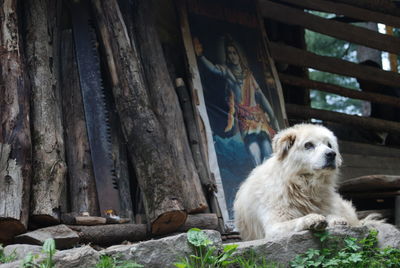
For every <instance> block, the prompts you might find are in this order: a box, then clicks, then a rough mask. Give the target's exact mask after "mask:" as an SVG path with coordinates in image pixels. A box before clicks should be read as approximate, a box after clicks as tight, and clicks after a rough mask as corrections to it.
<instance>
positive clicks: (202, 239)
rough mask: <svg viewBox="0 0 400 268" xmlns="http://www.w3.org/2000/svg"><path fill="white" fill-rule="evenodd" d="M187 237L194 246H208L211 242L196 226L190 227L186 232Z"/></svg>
mask: <svg viewBox="0 0 400 268" xmlns="http://www.w3.org/2000/svg"><path fill="white" fill-rule="evenodd" d="M187 239H188V241H189V243H190V244H192V245H193V246H195V247H201V246H208V245H210V244H211V243H212V242H211V240H209V239H208V237H207V235H206V234H205V233H204V232H203V231H202V230H200V229H198V228H192V229H190V230H189V231H188V232H187Z"/></svg>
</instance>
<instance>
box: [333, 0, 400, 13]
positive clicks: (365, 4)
mask: <svg viewBox="0 0 400 268" xmlns="http://www.w3.org/2000/svg"><path fill="white" fill-rule="evenodd" d="M336 2H341V3H344V4H348V5H353V6H357V7H361V8H365V9H369V10H373V11H378V12H382V13H385V14H390V15H393V16H399V17H400V8H398V7H397V5H396V4H395V3H394V2H393V1H391V0H336Z"/></svg>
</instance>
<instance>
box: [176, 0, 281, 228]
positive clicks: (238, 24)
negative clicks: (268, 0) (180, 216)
mask: <svg viewBox="0 0 400 268" xmlns="http://www.w3.org/2000/svg"><path fill="white" fill-rule="evenodd" d="M180 15H181V29H182V34H183V40H184V44H185V50H186V54H187V59H188V65H189V69H190V74H191V81H190V82H191V88H192V90H193V92H192V96H193V100H194V101H193V103H194V105H195V110H196V113H197V116H198V118H199V121H201V122H200V123H199V124H200V125H202V126H203V128H204V133H205V137H206V140H207V142H206V143H207V149H206V150H207V156H208V162H209V166H210V169H211V172H212V173H213V174H214V176H215V179H216V182H217V187H218V193H217V200H218V204H219V206H220V208H221V211H222V216H223V220H224V223H225V226H226V228H227V229H228V230H232V229H233V228H234V225H233V220H234V215H233V203H234V199H235V195H236V192H237V190H238V188H239V186H240V184H241V182H243V180H245V179H246V177H247V176H248V175H249V173H250V172H251V170H252V169H253V168H254V167H255V166H257V165H259V164H260V163H262V161H264V160H265V159H267V158H268V157H269V156H270V155H271V153H272V146H271V140H272V137H273V136H274V135H275V133H276V132H277V131H278V130H279V129H281V128H284V127H285V126H286V122H287V119H286V115H285V110H284V102H283V96H282V89H281V86H280V83H279V80H278V78H277V73H276V70H275V68H274V65H273V62H272V60H271V57H270V55H269V53H268V50H267V43H266V42H267V39H266V36H265V32H264V28H263V25H261V24H260V21H261V20H260V19H259V16H258V14H257V6H256V2H255V1H248V0H219V1H215V0H213V1H211V0H186V1H182V2H181V4H180Z"/></svg>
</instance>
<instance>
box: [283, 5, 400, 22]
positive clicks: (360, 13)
mask: <svg viewBox="0 0 400 268" xmlns="http://www.w3.org/2000/svg"><path fill="white" fill-rule="evenodd" d="M281 1H282V2H286V3H290V4H294V5H297V6H302V7H304V8H307V9H314V10H318V11H324V12H329V13H335V14H336V15H344V16H346V17H350V18H354V19H358V20H360V21H372V22H377V23H384V24H386V25H391V26H395V27H400V18H399V17H397V16H393V15H388V14H385V13H381V12H377V11H372V10H368V9H365V8H360V7H355V6H352V5H348V4H344V3H336V2H334V1H327V0H302V1H296V0H281Z"/></svg>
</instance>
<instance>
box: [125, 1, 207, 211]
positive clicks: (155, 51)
mask: <svg viewBox="0 0 400 268" xmlns="http://www.w3.org/2000/svg"><path fill="white" fill-rule="evenodd" d="M151 2H152V1H149V0H141V1H137V9H136V12H135V13H134V14H135V16H134V18H135V21H134V22H135V23H134V25H135V26H136V31H137V33H136V36H135V37H136V38H135V37H134V36H131V38H132V39H136V42H135V43H137V44H138V47H139V51H140V56H141V62H142V65H143V70H144V73H145V77H146V82H147V85H148V92H149V97H150V101H151V104H152V106H153V107H154V111H155V114H156V116H157V119H158V120H159V122H160V124H161V126H162V127H163V128H164V133H165V134H166V136H165V138H166V142H167V144H169V146H170V156H171V157H172V160H173V162H174V163H173V165H174V167H175V174H176V177H177V178H178V179H179V180H181V181H182V182H183V188H184V192H183V194H184V198H185V208H186V209H187V211H188V212H189V213H194V212H201V211H204V210H206V209H207V208H208V206H207V201H206V199H205V196H204V193H203V190H202V187H201V184H200V179H199V175H198V173H197V170H196V166H195V164H194V161H193V157H192V153H191V150H190V147H189V143H188V137H187V134H186V131H185V125H184V121H183V116H182V112H181V109H180V106H179V101H178V97H177V95H176V92H175V87H174V84H173V82H172V81H171V78H170V77H169V72H168V69H167V64H166V62H165V58H164V54H163V51H162V47H161V43H160V40H159V37H158V33H157V29H156V27H155V21H154V16H153V14H154V10H153V9H152V6H151Z"/></svg>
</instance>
